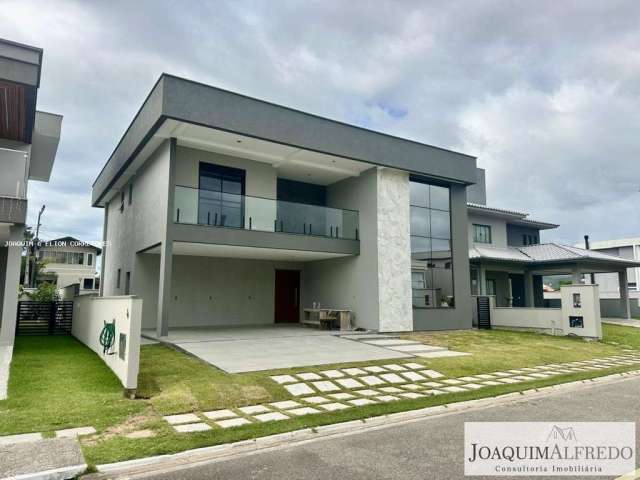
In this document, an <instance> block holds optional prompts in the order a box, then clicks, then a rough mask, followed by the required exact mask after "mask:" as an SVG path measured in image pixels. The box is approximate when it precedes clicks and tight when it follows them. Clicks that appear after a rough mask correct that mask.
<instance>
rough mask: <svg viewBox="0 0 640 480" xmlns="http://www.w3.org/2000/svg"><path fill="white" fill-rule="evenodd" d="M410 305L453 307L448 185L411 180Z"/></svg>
mask: <svg viewBox="0 0 640 480" xmlns="http://www.w3.org/2000/svg"><path fill="white" fill-rule="evenodd" d="M410 187H411V263H412V274H411V275H412V277H411V278H412V288H413V305H414V307H423V308H449V307H453V306H454V291H453V263H452V260H453V259H452V254H451V209H450V195H449V188H448V187H443V186H440V185H431V184H428V183H425V182H423V181H420V180H418V179H414V178H412V179H411V182H410Z"/></svg>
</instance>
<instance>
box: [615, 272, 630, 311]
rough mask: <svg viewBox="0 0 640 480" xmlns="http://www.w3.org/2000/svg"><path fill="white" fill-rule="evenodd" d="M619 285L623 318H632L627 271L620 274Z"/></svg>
mask: <svg viewBox="0 0 640 480" xmlns="http://www.w3.org/2000/svg"><path fill="white" fill-rule="evenodd" d="M618 285H619V290H620V311H621V313H622V318H631V307H630V305H629V282H628V281H627V270H626V269H625V270H621V271H619V272H618Z"/></svg>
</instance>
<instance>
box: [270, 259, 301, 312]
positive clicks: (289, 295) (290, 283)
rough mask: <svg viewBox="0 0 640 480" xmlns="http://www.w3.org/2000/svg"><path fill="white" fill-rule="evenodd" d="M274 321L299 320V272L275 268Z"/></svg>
mask: <svg viewBox="0 0 640 480" xmlns="http://www.w3.org/2000/svg"><path fill="white" fill-rule="evenodd" d="M275 308H276V311H275V322H276V323H298V322H300V272H299V271H298V270H276V298H275Z"/></svg>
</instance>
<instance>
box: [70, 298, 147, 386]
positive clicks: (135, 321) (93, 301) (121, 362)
mask: <svg viewBox="0 0 640 480" xmlns="http://www.w3.org/2000/svg"><path fill="white" fill-rule="evenodd" d="M73 308H74V312H73V326H72V329H71V334H72V335H73V336H74V337H76V338H77V339H78V340H80V341H81V342H82V343H84V344H85V345H86V346H87V347H89V348H90V349H91V350H93V351H94V352H96V354H97V355H98V356H99V357H100V358H101V359H102V361H103V362H104V363H106V364H107V366H108V367H109V368H110V369H111V370H113V373H115V374H116V376H117V377H118V378H119V379H120V382H122V385H123V386H124V388H126V389H127V390H135V389H136V388H137V387H138V371H139V364H140V329H141V321H142V299H141V298H137V297H133V296H126V297H95V296H91V295H84V296H78V297H75V298H74V304H73ZM114 320H115V323H116V328H115V330H116V332H115V339H114V345H113V347H112V349H111V350H110V351H109V352H107V353H106V354H105V353H104V352H103V347H102V345H100V333H101V332H102V329H103V327H104V324H105V322H112V321H114ZM121 334H123V335H126V346H125V349H124V351H120V350H119V348H120V347H119V340H120V335H121Z"/></svg>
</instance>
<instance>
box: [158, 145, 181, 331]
mask: <svg viewBox="0 0 640 480" xmlns="http://www.w3.org/2000/svg"><path fill="white" fill-rule="evenodd" d="M169 142H170V143H169V182H168V190H167V212H166V214H167V216H166V221H165V233H164V241H163V242H162V245H161V246H160V275H159V278H158V312H157V314H158V317H157V319H156V335H157V336H159V337H166V336H167V335H168V334H169V309H170V307H171V281H172V276H173V205H174V198H175V185H176V162H177V153H176V150H177V145H178V142H177V140H176V139H175V138H173V137H172V138H171V139H170V140H169Z"/></svg>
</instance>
